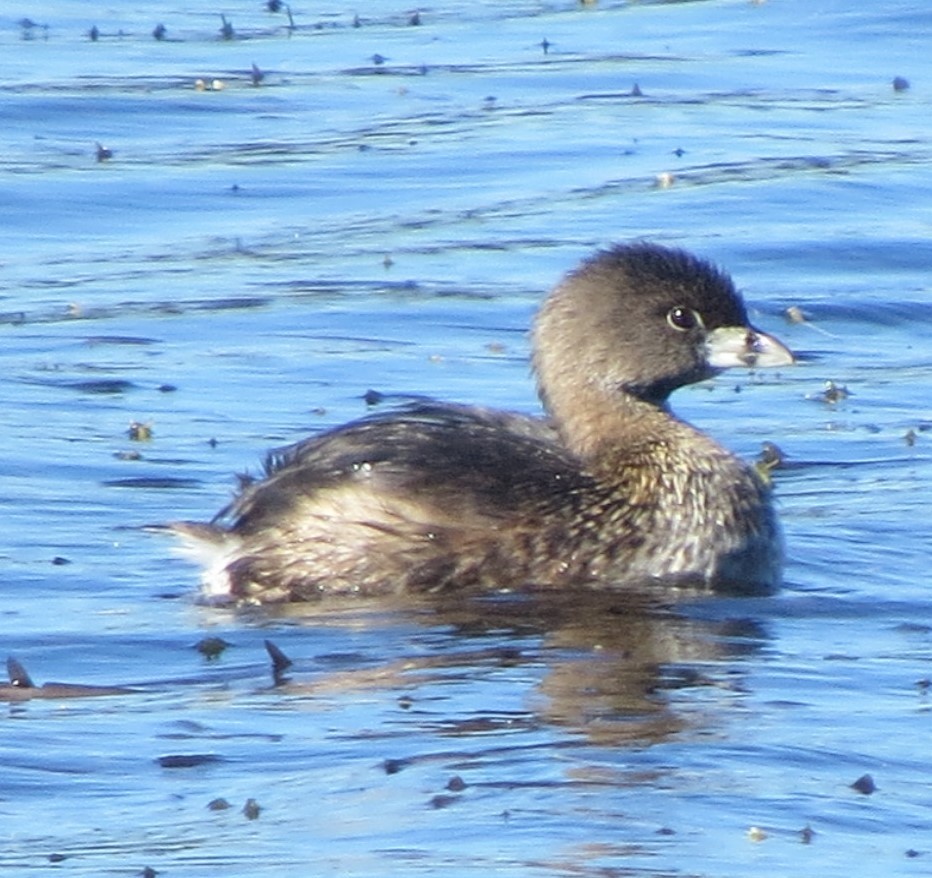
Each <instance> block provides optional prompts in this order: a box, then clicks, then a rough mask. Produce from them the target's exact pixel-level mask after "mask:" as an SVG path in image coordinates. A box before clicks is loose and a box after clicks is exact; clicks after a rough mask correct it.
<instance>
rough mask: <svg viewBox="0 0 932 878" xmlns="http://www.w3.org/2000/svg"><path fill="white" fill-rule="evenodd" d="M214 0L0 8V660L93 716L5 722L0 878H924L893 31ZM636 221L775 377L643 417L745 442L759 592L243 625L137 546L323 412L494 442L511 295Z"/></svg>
mask: <svg viewBox="0 0 932 878" xmlns="http://www.w3.org/2000/svg"><path fill="white" fill-rule="evenodd" d="M220 11H221V10H218V9H215V8H213V7H209V6H207V5H205V4H194V6H193V7H192V6H191V5H190V4H189V5H188V6H187V7H184V6H181V5H179V4H177V3H175V2H172V0H150V2H147V3H145V4H141V3H126V4H120V5H118V6H116V7H115V6H113V5H112V4H98V3H86V2H80V3H78V2H69V0H49V2H33V3H31V4H28V5H22V6H21V8H20V7H15V5H14V6H10V5H9V4H8V5H7V6H6V7H5V8H4V9H3V10H2V13H0V47H2V51H3V57H4V75H3V79H2V82H0V370H2V375H3V380H2V381H0V408H2V411H3V412H4V429H3V432H2V436H0V460H2V461H3V467H2V469H3V478H2V481H0V515H2V519H0V520H2V522H3V529H2V530H3V539H2V541H0V558H2V561H3V567H2V570H3V576H2V578H0V638H2V642H3V646H4V650H5V654H6V655H10V656H14V657H15V658H16V659H18V661H19V662H21V663H22V665H23V666H25V667H26V668H27V669H28V671H29V673H30V674H31V675H32V677H33V678H34V680H35V682H36V683H37V684H39V685H41V684H43V683H46V682H48V681H65V682H71V683H84V684H88V685H91V686H103V687H109V686H115V685H119V686H127V687H130V688H131V689H132V690H133V691H131V692H128V693H122V694H111V695H100V696H99V697H85V698H54V699H52V698H50V699H45V698H36V699H32V700H28V701H24V700H11V701H10V702H9V705H8V706H5V708H4V711H3V717H2V734H0V767H2V771H0V823H2V828H0V867H2V868H3V869H4V870H5V871H6V872H9V873H10V874H52V873H55V874H68V875H75V876H99V875H141V874H144V870H146V869H149V870H155V872H156V873H157V874H160V875H161V874H164V875H166V876H167V875H172V876H176V875H191V876H197V875H218V874H224V875H250V876H252V878H259V876H264V875H268V876H273V875H274V876H279V875H282V874H284V873H286V872H292V871H295V870H297V871H300V872H302V873H307V874H323V875H329V874H333V875H340V876H355V875H358V876H370V875H404V876H411V875H435V874H443V875H455V876H464V878H466V876H473V875H475V876H480V875H481V876H486V875H488V874H489V872H494V873H495V874H497V875H505V876H508V875H514V876H519V875H520V876H552V878H564V876H567V878H568V876H593V878H594V876H603V878H604V876H637V875H643V876H714V878H731V876H735V878H738V876H740V878H748V876H758V875H759V876H774V875H789V874H805V875H813V876H844V878H848V876H850V875H882V876H898V875H910V876H912V875H919V874H928V873H929V871H930V869H932V866H930V863H932V842H930V838H932V816H930V815H932V810H930V805H932V794H930V792H929V790H930V788H932V787H930V780H932V773H930V769H929V767H928V766H927V764H926V761H927V760H926V759H925V752H924V747H923V742H924V741H925V740H926V738H927V737H928V734H929V731H930V722H932V711H930V706H932V702H930V698H932V695H930V694H929V690H930V683H929V678H930V670H929V669H930V666H932V665H930V660H932V601H930V598H929V594H928V577H927V570H928V558H929V556H930V552H932V525H930V519H929V515H928V513H927V510H926V507H927V501H928V497H929V483H930V476H932V466H930V454H929V443H930V441H932V438H930V437H932V430H930V427H932V407H930V397H929V390H928V388H929V386H930V378H932V343H930V337H932V316H930V315H932V311H930V309H929V302H930V288H929V271H930V266H932V243H930V241H932V236H930V230H932V207H930V205H932V169H930V159H932V100H930V94H932V80H930V78H929V76H928V73H929V64H928V46H929V45H930V39H932V13H930V12H929V11H928V10H926V9H925V8H924V7H922V6H921V5H917V4H914V3H907V2H904V0H880V2H875V3H870V4H852V3H846V2H841V0H813V2H806V3H802V2H779V0H769V2H746V0H701V2H648V0H643V2H620V0H616V2H610V0H601V2H599V3H592V4H588V3H587V4H580V3H578V2H571V0H566V2H520V0H514V2H511V0H497V2H495V3H491V2H483V0H473V2H471V3H468V4H465V3H459V2H456V0H451V2H448V3H446V4H440V5H437V6H431V7H421V8H419V9H418V8H415V7H403V6H397V5H392V4H390V3H386V2H384V0H375V2H370V3H368V4H366V5H365V8H360V7H352V6H341V5H340V4H336V5H332V6H324V7H321V6H319V5H318V6H314V7H307V8H302V6H301V5H300V4H299V3H292V4H291V10H290V11H291V20H289V17H288V14H287V12H286V11H285V9H284V8H283V9H282V11H279V12H275V13H273V12H270V11H269V10H268V8H267V7H266V6H265V5H264V4H262V3H261V2H259V0H251V2H249V3H243V2H239V0H237V2H235V3H232V4H227V6H226V7H225V8H224V9H223V10H222V12H223V14H224V15H225V17H226V19H227V21H228V22H229V23H230V24H231V25H232V27H233V31H234V33H233V35H232V38H231V39H224V38H223V36H222V34H221V26H222V24H223V22H222V20H221V16H220ZM159 24H162V25H164V27H165V34H164V39H162V40H156V39H155V38H154V37H153V30H154V29H155V28H156V26H157V25H159ZM94 29H96V30H94ZM92 36H96V39H92ZM254 65H255V69H256V70H258V71H259V72H260V73H261V74H262V78H261V81H260V82H259V83H258V84H254V82H253V79H254V69H253V67H254ZM895 80H897V82H896V87H895V85H894V83H895ZM635 238H647V239H651V240H656V241H659V242H662V243H666V244H671V245H675V246H682V247H686V248H688V249H691V250H694V251H696V252H698V253H700V254H702V255H703V256H705V257H708V258H710V259H712V260H714V261H716V262H718V263H720V264H721V265H722V266H724V267H725V268H727V269H728V270H729V271H730V272H731V273H732V274H733V276H734V277H735V279H736V282H737V283H738V285H739V286H740V287H741V288H742V290H743V291H744V292H745V294H746V296H747V298H748V300H749V303H750V307H751V311H752V314H753V318H754V320H755V322H756V323H758V324H759V325H760V326H761V327H762V328H764V329H767V330H770V331H772V332H775V333H776V334H778V335H780V337H781V338H783V339H784V340H785V341H786V342H787V344H789V345H790V346H791V347H792V348H793V349H794V350H796V351H798V352H799V353H800V354H801V358H800V360H801V361H800V363H799V365H797V366H796V367H794V368H792V369H787V370H782V371H780V372H779V373H776V374H774V373H767V374H751V375H746V374H741V375H739V374H734V373H729V374H726V375H723V376H722V377H720V378H718V379H716V380H715V381H714V382H709V383H706V384H703V385H700V386H697V387H693V388H689V389H686V390H683V391H681V392H680V393H678V394H677V396H676V397H675V399H674V405H675V408H676V410H677V412H678V413H679V414H681V415H682V416H683V417H685V418H687V419H688V420H690V421H693V422H694V423H696V424H698V425H701V426H702V427H703V428H704V429H706V430H708V431H709V432H710V433H711V434H713V435H714V436H716V437H717V438H719V439H720V440H721V441H722V442H723V443H725V444H727V445H728V446H730V447H732V448H734V449H735V450H736V451H738V452H740V453H741V454H743V455H746V456H747V457H749V458H752V457H754V456H755V455H756V454H758V452H759V451H760V448H761V445H762V443H764V442H774V443H776V444H777V445H779V446H780V448H781V449H782V450H783V451H784V453H785V455H786V457H787V463H788V465H787V467H786V468H785V469H782V470H780V471H778V473H777V491H778V496H779V504H780V513H781V517H782V520H783V523H784V528H785V531H786V535H787V545H788V556H789V557H788V564H787V570H786V584H785V588H784V589H783V590H782V591H781V593H780V594H778V595H776V596H774V597H769V598H755V599H735V598H714V599H706V600H694V601H691V602H686V603H681V604H678V605H676V606H673V607H671V608H669V609H667V610H665V611H663V612H659V611H658V612H653V613H644V612H643V611H640V610H638V609H637V608H632V607H630V606H628V605H627V604H626V601H625V599H624V597H623V596H621V597H618V598H617V599H616V598H613V599H611V600H609V601H595V600H593V601H592V602H591V605H589V604H588V603H585V602H575V605H574V606H571V607H566V606H560V605H557V606H547V605H536V604H528V603H522V602H521V601H520V600H518V601H509V600H504V599H497V600H490V601H487V602H479V603H473V604H469V605H457V604H456V603H455V602H448V603H445V604H437V603H434V604H422V603H417V602H408V603H401V604H396V603H391V604H389V603H386V602H384V601H383V602H378V601H375V602H367V601H343V602H339V601H332V602H326V603H324V604H323V605H321V606H312V607H306V606H305V607H290V608H285V609H278V610H269V611H255V612H248V613H245V612H236V611H233V610H228V609H227V610H225V609H220V608H216V607H208V606H203V605H201V604H200V603H198V601H197V578H198V574H197V570H196V569H195V568H194V567H193V566H191V564H190V563H189V562H188V561H186V560H184V559H182V558H180V557H177V556H176V555H174V554H173V552H172V548H171V545H170V544H169V542H168V541H166V540H165V539H163V538H160V537H157V536H154V535H152V534H150V533H147V532H145V531H143V530H142V529H141V527H142V526H143V525H146V524H149V523H152V522H161V521H167V520H172V519H176V518H190V519H205V518H209V517H210V516H212V515H213V514H214V512H216V510H217V509H219V508H220V507H221V506H222V505H223V504H224V503H225V502H226V501H227V500H228V498H229V497H230V494H231V492H232V490H233V488H234V487H235V478H234V474H235V473H237V472H243V471H247V470H250V471H253V472H255V471H256V470H257V468H258V466H259V463H260V461H261V458H262V455H263V454H264V453H265V451H266V450H267V449H268V448H270V447H275V446H279V445H282V444H284V443H287V442H290V441H294V440H296V439H299V438H301V437H303V436H305V435H307V434H308V433H310V432H313V431H316V430H320V429H323V428H325V427H328V426H332V425H335V424H338V423H341V422H343V421H345V420H347V419H349V418H352V417H357V416H359V415H362V414H364V413H365V412H366V411H367V406H366V402H365V400H364V398H363V397H364V395H365V394H366V391H367V390H370V389H374V390H377V391H379V392H381V393H385V394H411V393H422V394H429V395H433V396H438V397H442V398H446V399H454V400H459V401H463V402H477V403H482V404H486V405H493V406H500V407H504V408H509V409H516V410H521V411H528V412H534V411H537V401H536V399H535V396H534V390H533V382H532V380H531V379H530V376H529V372H528V364H527V355H528V341H527V337H526V329H527V326H528V323H529V321H530V319H531V317H532V315H533V313H534V310H535V308H536V306H537V305H538V303H539V302H540V300H541V297H542V296H543V295H544V294H545V292H546V291H547V289H548V288H549V287H550V286H551V285H552V284H553V283H554V282H555V281H556V280H558V279H559V277H560V276H561V275H562V274H563V273H564V272H565V271H567V270H568V269H570V268H571V267H572V266H573V265H574V264H575V262H576V261H577V260H578V259H580V258H581V257H583V256H584V255H586V254H587V253H589V252H590V251H591V250H592V249H593V248H595V247H598V246H603V245H606V244H608V243H610V242H613V241H618V240H630V239H635ZM788 309H793V310H792V311H788ZM788 314H794V315H798V316H800V317H801V318H802V319H795V320H791V319H789V318H788ZM131 424H142V425H145V426H146V427H147V428H148V429H149V430H151V438H149V439H148V440H142V441H140V440H139V439H134V438H131V435H130V427H131ZM136 432H137V434H138V429H137V431H136ZM205 638H221V639H222V640H223V641H224V642H225V643H226V644H227V647H226V648H225V649H224V650H223V651H222V652H221V654H220V655H219V656H217V657H215V658H209V657H206V656H205V655H204V654H203V653H202V652H201V651H199V650H198V649H197V648H196V647H197V645H198V644H199V643H201V642H203V641H204V639H205ZM266 640H270V641H271V642H273V643H274V644H275V645H277V646H278V647H279V648H280V649H281V650H283V651H284V653H285V654H287V655H288V656H289V657H290V658H291V659H292V660H293V661H294V664H293V666H292V667H291V668H289V669H288V671H287V680H279V681H277V683H278V684H277V685H276V681H275V680H273V677H272V674H271V671H270V661H269V657H268V655H267V653H266V649H265V645H264V641H266ZM864 775H870V777H871V778H872V782H873V784H872V786H873V791H870V790H871V789H872V787H871V785H866V784H865V783H864V782H862V783H858V784H857V787H859V788H860V791H859V789H858V788H856V787H852V784H854V783H855V782H856V781H859V779H862V778H863V776H864ZM220 799H222V800H224V801H225V802H226V803H227V804H228V805H229V806H230V807H228V808H219V807H218V805H216V804H215V805H214V807H209V805H210V803H212V802H215V801H216V800H220ZM249 800H253V803H254V806H255V807H254V806H253V805H249V806H248V807H247V803H248V802H249Z"/></svg>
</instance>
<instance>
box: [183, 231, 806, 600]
mask: <svg viewBox="0 0 932 878" xmlns="http://www.w3.org/2000/svg"><path fill="white" fill-rule="evenodd" d="M534 349H535V353H534V366H535V371H536V374H537V378H538V385H539V390H540V393H541V397H542V399H543V401H544V404H545V407H546V408H547V410H548V414H549V418H547V419H543V418H541V419H538V418H531V417H526V416H522V415H515V414H509V413H505V412H498V411H491V410H487V409H481V408H475V407H468V406H458V405H450V404H444V403H429V402H422V403H417V404H414V405H411V406H408V407H406V408H404V409H402V410H399V411H394V412H387V413H380V414H377V415H373V416H370V417H367V418H364V419H362V420H359V421H356V422H353V423H351V424H348V425H345V426H342V427H338V428H336V429H334V430H331V431H329V432H326V433H323V434H321V435H319V436H316V437H312V438H311V439H308V440H305V441H303V442H301V443H298V444H297V445H294V446H291V447H289V448H286V449H284V450H283V451H281V452H278V453H273V454H272V455H270V457H269V459H268V461H267V463H266V471H265V474H264V477H263V478H262V479H260V480H258V481H252V482H248V483H246V484H245V485H244V487H243V489H242V491H241V493H240V495H239V496H238V497H237V498H236V499H235V500H234V501H233V503H231V504H230V506H228V507H227V508H226V509H225V510H223V511H222V512H221V513H220V514H219V515H218V517H217V518H216V519H215V520H214V521H213V522H211V523H210V524H196V523H188V522H180V523H176V524H175V525H173V526H172V527H173V528H174V529H175V530H176V531H178V532H179V533H180V534H181V535H182V536H183V537H185V538H186V541H187V542H188V543H189V545H191V546H193V547H194V550H195V552H196V553H197V554H198V555H199V556H200V557H201V559H202V560H203V561H204V563H205V565H206V572H205V574H204V585H205V591H206V593H207V594H208V595H209V596H211V597H212V598H221V599H233V600H238V601H245V602H271V601H283V600H306V599H312V598H314V597H317V596H320V595H322V594H330V593H341V594H345V593H364V594H370V595H371V594H397V593H405V592H416V593H424V592H449V591H451V590H457V589H465V590H482V591H494V590H503V589H509V590H511V589H553V588H572V587H581V586H585V587H589V588H619V587H625V586H636V585H644V584H649V583H656V582H658V581H659V582H665V583H684V584H689V585H701V586H704V587H715V588H717V587H727V588H738V589H753V590H759V589H761V588H771V587H773V586H774V585H775V584H776V583H777V582H778V580H779V576H780V566H781V559H782V548H781V539H780V532H779V525H778V522H777V519H776V516H775V514H774V511H773V508H772V504H771V501H770V496H769V495H770V491H769V488H768V487H767V486H766V485H765V484H764V483H763V481H762V480H761V479H760V478H759V477H758V475H757V473H756V472H755V471H754V470H753V469H752V468H750V467H748V466H747V465H746V464H745V463H743V462H742V461H741V460H739V459H738V458H737V457H735V456H734V455H733V454H732V453H731V452H729V451H727V450H726V449H724V448H723V447H721V446H720V445H718V444H717V443H716V442H714V441H713V440H712V439H710V438H709V437H707V436H706V435H704V434H703V433H701V432H699V431H698V430H696V429H694V428H693V427H691V426H689V425H688V424H685V423H683V422H682V421H680V420H678V419H676V418H675V417H674V416H673V415H672V414H671V413H670V412H669V410H668V409H667V406H666V398H667V396H668V394H669V393H670V392H671V391H672V390H673V389H675V388H676V387H679V386H682V385H683V384H688V383H691V382H693V381H697V380H702V379H703V378H706V377H709V376H710V375H712V374H714V373H715V372H716V371H718V370H719V369H720V368H725V367H727V366H730V365H778V364H787V363H790V362H792V356H791V355H790V354H789V352H788V351H787V350H786V349H785V348H783V347H782V345H780V344H779V342H777V341H776V340H775V339H772V338H771V337H769V336H766V335H764V334H763V333H759V332H757V331H756V330H754V329H752V328H750V327H749V326H748V325H747V320H746V315H745V313H744V307H743V304H742V303H741V300H740V298H739V297H738V296H737V293H735V291H734V289H733V287H732V286H731V282H730V281H729V280H728V279H727V277H725V276H724V275H722V274H720V273H719V272H717V271H716V270H715V269H713V268H711V267H710V266H709V265H708V264H706V263H704V262H701V261H700V260H697V259H695V258H694V257H692V256H689V255H688V254H685V253H682V252H680V251H674V250H667V249H664V248H659V247H654V246H651V245H646V244H638V245H632V246H629V247H618V248H615V249H613V250H609V251H605V252H603V253H600V254H597V255H596V256H595V257H594V258H593V259H591V260H589V261H588V262H586V263H583V265H582V266H581V267H580V268H579V269H578V270H577V271H576V272H575V273H573V274H571V275H569V276H568V277H567V278H566V279H565V280H564V281H563V282H562V283H561V284H560V285H558V287H557V288H556V289H555V291H554V292H553V293H552V294H551V296H550V298H549V299H548V301H547V302H546V303H545V305H544V306H543V307H542V309H541V313H540V315H539V316H538V319H537V321H536V324H535V330H534Z"/></svg>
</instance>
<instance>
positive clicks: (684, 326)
mask: <svg viewBox="0 0 932 878" xmlns="http://www.w3.org/2000/svg"><path fill="white" fill-rule="evenodd" d="M667 323H669V324H670V326H672V327H673V328H674V329H676V330H678V331H679V332H686V331H687V330H690V329H695V328H696V327H697V326H701V325H702V318H701V317H700V316H699V315H698V314H697V313H696V312H695V311H693V309H692V308H684V307H683V306H682V305H677V306H676V307H675V308H671V309H670V310H669V312H668V313H667Z"/></svg>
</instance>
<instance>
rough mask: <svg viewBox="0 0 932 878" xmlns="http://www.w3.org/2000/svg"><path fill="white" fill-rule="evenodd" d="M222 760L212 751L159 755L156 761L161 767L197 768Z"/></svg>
mask: <svg viewBox="0 0 932 878" xmlns="http://www.w3.org/2000/svg"><path fill="white" fill-rule="evenodd" d="M222 761H223V760H222V759H221V758H220V757H219V756H217V755H216V754H214V753H172V754H170V755H168V756H159V757H158V759H157V760H156V762H158V764H159V765H161V766H162V768H198V767H200V766H201V765H213V764H214V763H217V762H222Z"/></svg>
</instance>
